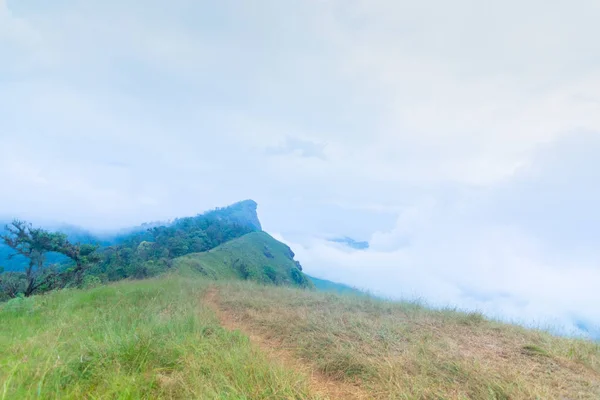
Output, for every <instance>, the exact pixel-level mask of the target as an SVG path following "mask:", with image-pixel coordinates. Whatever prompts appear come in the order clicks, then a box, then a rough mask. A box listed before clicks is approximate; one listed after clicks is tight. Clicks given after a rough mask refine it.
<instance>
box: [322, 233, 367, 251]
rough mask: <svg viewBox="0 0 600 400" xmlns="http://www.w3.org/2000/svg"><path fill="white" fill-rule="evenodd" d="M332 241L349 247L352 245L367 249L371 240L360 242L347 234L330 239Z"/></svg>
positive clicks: (356, 248) (356, 247) (354, 247)
mask: <svg viewBox="0 0 600 400" xmlns="http://www.w3.org/2000/svg"><path fill="white" fill-rule="evenodd" d="M329 241H330V242H333V243H340V244H343V245H346V246H348V247H351V248H353V249H355V250H366V249H368V248H369V242H366V241H363V242H359V241H356V240H354V239H352V238H349V237H347V236H344V237H339V238H334V239H329Z"/></svg>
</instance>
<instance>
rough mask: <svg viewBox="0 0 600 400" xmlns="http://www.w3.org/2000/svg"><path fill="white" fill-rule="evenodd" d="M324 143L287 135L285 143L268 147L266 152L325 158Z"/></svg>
mask: <svg viewBox="0 0 600 400" xmlns="http://www.w3.org/2000/svg"><path fill="white" fill-rule="evenodd" d="M325 146H326V145H325V144H321V143H314V142H311V141H309V140H303V139H299V138H294V137H290V136H287V137H286V138H285V144H283V145H281V146H279V147H269V148H267V149H266V154H267V155H270V156H277V155H284V154H297V155H298V156H300V157H315V158H320V159H323V160H324V159H325V152H324V149H325Z"/></svg>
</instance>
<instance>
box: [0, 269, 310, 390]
mask: <svg viewBox="0 0 600 400" xmlns="http://www.w3.org/2000/svg"><path fill="white" fill-rule="evenodd" d="M206 287H207V281H206V280H198V279H193V278H190V277H189V276H188V277H186V278H185V279H184V278H182V277H176V276H171V277H166V278H160V279H153V280H148V281H137V282H121V283H118V284H114V285H111V286H106V287H100V288H96V289H92V290H89V291H79V290H77V291H75V290H69V291H62V292H57V293H52V294H49V295H46V296H37V297H33V298H29V299H25V300H17V301H12V302H10V303H6V304H4V305H0V321H1V323H0V399H3V400H4V399H32V398H43V399H59V398H60V399H83V398H89V399H142V398H144V399H154V398H179V399H192V398H196V399H277V398H281V399H284V398H312V397H310V396H309V395H308V393H307V386H306V381H305V380H304V378H303V377H302V376H301V375H299V374H297V373H295V372H293V371H286V370H284V369H283V368H281V367H279V366H277V365H272V364H270V363H269V362H268V361H267V359H266V358H265V356H264V355H262V354H261V353H260V352H259V351H257V350H256V348H254V347H253V346H251V345H250V343H249V341H248V339H247V338H246V337H245V336H243V335H241V334H239V333H237V332H228V331H226V330H224V329H223V328H221V327H220V326H219V325H218V322H217V319H216V317H215V315H214V313H213V311H212V310H210V309H208V308H207V307H205V306H203V304H202V303H201V299H202V295H203V293H204V291H205V289H206Z"/></svg>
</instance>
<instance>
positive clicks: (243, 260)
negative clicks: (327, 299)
mask: <svg viewBox="0 0 600 400" xmlns="http://www.w3.org/2000/svg"><path fill="white" fill-rule="evenodd" d="M174 266H175V268H178V269H180V270H181V269H187V270H192V271H195V272H197V273H200V274H202V275H204V276H206V277H209V278H211V279H243V280H251V281H255V282H260V283H266V284H275V285H287V286H298V287H310V288H312V287H314V286H313V284H312V282H311V281H310V280H309V279H308V278H307V277H306V275H304V274H303V273H302V272H300V270H299V269H298V266H297V264H296V263H295V261H294V254H293V253H292V250H291V249H290V248H289V247H288V246H286V245H285V244H283V243H281V242H279V241H277V240H275V239H273V238H272V237H271V236H269V234H267V233H265V232H252V233H249V234H247V235H244V236H242V237H240V238H237V239H234V240H232V241H229V242H227V243H225V244H222V245H221V246H218V247H216V248H214V249H212V250H210V251H207V252H204V253H195V254H189V255H186V256H183V257H179V258H176V259H175V260H174Z"/></svg>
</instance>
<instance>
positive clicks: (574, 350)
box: [220, 283, 600, 400]
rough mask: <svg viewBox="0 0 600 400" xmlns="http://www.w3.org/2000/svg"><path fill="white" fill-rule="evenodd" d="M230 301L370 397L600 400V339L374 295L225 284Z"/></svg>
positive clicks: (254, 327)
mask: <svg viewBox="0 0 600 400" xmlns="http://www.w3.org/2000/svg"><path fill="white" fill-rule="evenodd" d="M220 304H221V308H222V309H223V310H224V311H225V312H227V313H228V314H229V315H230V316H232V318H235V319H236V320H238V321H240V324H241V326H243V327H244V329H245V330H246V331H247V332H252V333H253V334H255V335H256V334H258V335H260V336H261V337H263V338H265V340H267V341H269V342H271V343H274V344H277V346H280V347H284V348H287V349H289V350H291V351H293V352H294V353H295V354H296V356H297V357H298V358H301V359H302V360H304V361H305V362H306V363H309V364H311V365H312V366H313V367H314V369H315V370H317V371H320V372H321V373H323V374H326V375H327V376H329V377H330V378H331V379H333V380H338V381H340V382H352V383H355V384H358V386H360V387H362V388H364V389H365V390H366V391H367V393H368V394H367V396H366V397H365V398H369V399H490V400H495V399H497V400H507V399H561V400H564V399H594V400H596V399H600V345H599V344H597V343H592V342H589V341H584V340H575V339H567V338H558V337H555V336H552V335H550V334H547V333H545V332H540V331H532V330H526V329H524V328H521V327H517V326H513V325H507V324H501V323H497V322H492V321H488V320H486V319H485V318H483V317H482V316H481V315H480V314H477V313H472V314H467V313H461V312H456V311H450V310H446V311H435V310H430V309H426V308H424V307H422V306H419V305H416V304H411V303H395V302H389V301H383V300H377V299H374V298H370V297H367V296H351V295H344V296H340V295H335V294H330V293H314V292H313V293H311V292H308V291H299V290H293V289H289V288H280V287H278V288H266V287H261V286H258V285H249V284H245V283H228V284H221V285H220Z"/></svg>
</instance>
